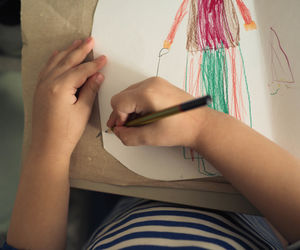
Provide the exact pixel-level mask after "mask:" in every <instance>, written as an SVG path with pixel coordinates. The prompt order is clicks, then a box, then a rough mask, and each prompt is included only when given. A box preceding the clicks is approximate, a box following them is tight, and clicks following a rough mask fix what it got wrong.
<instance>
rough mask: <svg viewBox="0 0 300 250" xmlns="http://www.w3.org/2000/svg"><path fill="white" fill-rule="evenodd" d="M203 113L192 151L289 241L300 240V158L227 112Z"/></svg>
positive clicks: (209, 111)
mask: <svg viewBox="0 0 300 250" xmlns="http://www.w3.org/2000/svg"><path fill="white" fill-rule="evenodd" d="M208 113H209V114H208V115H207V123H206V126H205V128H204V129H203V130H202V132H201V134H200V135H199V137H198V139H197V146H196V149H197V150H198V151H199V152H201V153H202V154H203V155H204V157H205V158H206V159H207V160H208V161H210V162H211V163H212V164H213V165H214V166H215V167H216V168H217V169H218V170H219V171H220V172H222V174H223V175H224V176H225V178H227V179H228V181H230V182H231V183H232V184H233V185H234V186H235V187H236V188H237V189H239V190H240V191H241V192H242V193H243V194H244V195H245V196H246V197H247V198H248V199H249V200H250V201H251V202H252V203H253V204H254V205H255V206H256V207H257V208H258V209H259V210H260V211H261V213H262V214H264V215H265V216H266V217H267V218H268V219H269V220H270V222H271V223H272V224H273V225H274V226H275V227H276V228H277V229H278V230H279V231H280V232H281V233H282V234H283V235H284V236H285V237H286V238H287V239H288V240H289V241H295V240H299V238H300V213H299V211H300V199H299V197H300V184H299V180H300V164H299V160H297V159H296V158H295V157H293V156H292V155H291V154H289V153H288V152H287V151H285V150H283V149H282V148H280V147H279V146H277V145H276V144H275V143H273V142H271V141H270V140H268V139H267V138H265V137H264V136H262V135H260V134H259V133H257V132H255V131H254V130H252V129H251V128H249V127H248V126H246V125H244V124H243V123H241V122H239V121H237V120H235V119H233V118H231V117H230V116H228V115H225V114H223V113H219V112H216V111H213V110H208Z"/></svg>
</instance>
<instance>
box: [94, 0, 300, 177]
mask: <svg viewBox="0 0 300 250" xmlns="http://www.w3.org/2000/svg"><path fill="white" fill-rule="evenodd" d="M262 2H263V3H262ZM270 2H272V8H271V9H270V8H269V4H270ZM276 2H278V4H277V5H276V7H275V4H273V1H259V0H257V1H254V2H253V1H246V4H247V6H248V7H249V8H250V10H251V14H252V17H253V19H254V20H255V21H256V23H257V25H258V30H256V31H249V32H245V31H244V28H243V20H242V18H241V16H240V15H239V12H238V9H237V8H236V10H237V12H238V15H239V20H240V24H241V25H240V27H241V49H242V53H243V57H244V60H245V65H246V75H247V79H248V84H249V91H250V96H251V104H252V105H251V108H252V118H253V127H254V128H255V129H256V130H257V131H259V132H261V133H263V134H264V135H265V136H267V137H269V138H270V139H273V140H275V141H276V142H278V143H279V144H281V145H282V146H283V147H285V148H287V149H288V150H289V151H291V152H292V153H294V154H297V152H298V151H299V148H300V133H297V128H299V127H300V126H299V125H300V119H299V115H298V110H300V101H299V98H298V99H297V96H298V97H299V96H300V92H299V91H300V88H299V85H298V84H296V85H295V87H293V88H292V89H288V90H287V91H285V92H284V93H280V94H279V95H276V96H270V94H269V92H270V90H269V89H268V83H269V81H270V69H269V65H268V63H270V62H269V61H268V60H267V57H268V56H269V55H268V53H267V50H268V49H269V47H268V46H269V40H268V39H266V35H268V36H269V27H270V26H273V27H274V28H276V31H277V32H278V34H279V35H280V36H281V37H282V40H281V42H282V44H289V46H290V47H288V48H287V49H286V50H285V51H286V52H287V54H288V55H289V56H291V58H290V59H291V62H292V68H294V69H296V68H299V67H297V66H298V62H297V60H296V58H297V56H298V57H299V49H298V48H297V42H296V40H295V37H294V36H295V33H293V35H294V36H292V35H291V34H290V33H289V32H290V30H292V29H291V28H290V25H294V26H295V28H294V27H293V29H295V30H299V29H298V28H299V27H298V26H299V23H300V22H299V17H298V15H297V10H299V8H293V6H291V7H290V11H291V12H292V16H293V21H294V22H293V23H292V24H290V22H289V21H288V19H286V20H283V21H282V22H280V21H278V19H279V18H280V19H281V16H282V13H281V10H282V9H283V8H286V6H285V4H284V2H283V1H282V2H281V1H279V0H278V1H276ZM180 3H181V0H163V1H162V0H151V1H149V0H122V1H120V0H101V1H99V3H98V6H97V9H96V12H95V16H94V26H93V31H92V35H93V37H94V38H95V40H96V45H95V49H94V55H95V56H96V57H97V56H99V55H100V54H105V55H106V56H107V57H108V65H107V66H106V68H105V70H104V74H105V77H106V79H105V83H104V84H103V86H102V87H101V90H100V92H99V105H100V114H101V126H102V130H105V129H106V121H107V120H108V117H109V115H110V113H111V107H110V99H111V97H112V96H113V95H114V94H117V93H118V92H120V91H121V90H123V89H124V88H126V87H128V86H129V85H131V84H133V83H135V82H139V81H141V80H144V79H145V78H147V77H150V76H153V75H155V73H156V66H157V60H158V57H157V56H158V52H159V50H160V49H161V48H162V45H163V41H164V39H165V38H166V36H167V34H168V32H169V29H170V27H171V25H172V22H173V18H174V16H175V13H176V11H177V9H178V7H179V5H180ZM289 3H290V4H291V5H293V4H294V5H297V6H299V4H298V3H299V2H298V1H296V0H295V1H289ZM258 6H259V8H264V9H265V10H263V9H260V10H257V7H258ZM276 11H277V12H278V13H277V12H276ZM279 12H280V13H281V16H280V13H279ZM291 12H289V13H291ZM266 13H268V14H266ZM272 13H273V14H272ZM274 13H276V14H274ZM293 13H294V14H293ZM258 15H260V16H258ZM266 15H268V18H267V17H266ZM294 19H295V20H294ZM187 20H188V15H187V16H186V17H185V19H184V21H183V22H182V23H181V24H180V26H179V29H178V31H177V34H176V37H175V39H174V43H173V45H172V47H171V50H170V52H169V54H168V55H167V56H165V57H162V61H161V67H160V76H162V77H164V78H165V79H167V80H168V81H170V82H172V83H173V84H174V85H176V86H178V87H181V86H182V83H183V81H184V69H185V60H186V50H185V45H186V26H187ZM277 26H278V27H277ZM287 28H288V29H287ZM295 52H297V53H295ZM294 76H295V79H296V82H299V77H300V75H299V74H296V72H295V74H294ZM280 117H282V119H281V118H280ZM290 120H292V121H293V124H290ZM103 142H104V148H105V149H106V150H107V151H108V152H109V153H111V154H112V155H113V156H114V157H115V158H117V159H118V160H119V161H120V162H121V163H122V164H124V165H125V166H126V167H128V168H129V169H130V170H132V171H134V172H136V173H138V174H140V175H143V176H145V177H148V178H153V179H161V180H178V179H193V178H201V177H206V176H205V175H203V174H201V173H200V172H199V170H198V167H197V165H198V163H197V160H194V161H191V160H185V159H184V158H183V156H182V149H181V148H154V147H126V146H123V145H122V143H121V142H120V141H119V139H118V138H116V136H114V135H113V134H106V133H103ZM208 170H209V171H210V172H212V171H214V172H215V170H214V169H213V168H212V167H211V166H209V169H208Z"/></svg>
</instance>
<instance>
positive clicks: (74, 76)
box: [59, 56, 106, 89]
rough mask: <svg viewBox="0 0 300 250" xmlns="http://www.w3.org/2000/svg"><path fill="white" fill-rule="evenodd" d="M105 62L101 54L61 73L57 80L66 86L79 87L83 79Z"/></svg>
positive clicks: (101, 66)
mask: <svg viewBox="0 0 300 250" xmlns="http://www.w3.org/2000/svg"><path fill="white" fill-rule="evenodd" d="M105 64H106V57H105V56H101V57H99V58H97V59H96V60H94V61H91V62H87V63H83V64H80V65H79V66H77V67H75V68H73V69H71V70H69V71H68V72H66V73H65V74H63V75H62V76H61V77H60V78H59V81H60V82H62V85H64V86H65V87H66V88H76V89H77V88H79V87H81V86H82V85H83V84H84V83H85V81H86V80H87V79H88V78H89V77H90V76H92V75H93V74H95V73H96V72H97V71H99V70H100V69H101V68H103V66H104V65H105Z"/></svg>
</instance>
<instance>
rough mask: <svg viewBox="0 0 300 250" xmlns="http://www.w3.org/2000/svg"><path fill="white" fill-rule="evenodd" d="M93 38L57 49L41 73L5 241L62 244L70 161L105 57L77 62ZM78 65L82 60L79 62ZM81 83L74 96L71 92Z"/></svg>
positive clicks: (43, 246)
mask: <svg viewBox="0 0 300 250" xmlns="http://www.w3.org/2000/svg"><path fill="white" fill-rule="evenodd" d="M93 44H94V42H93V39H87V40H86V41H84V42H82V41H76V42H74V43H73V44H72V45H71V46H70V47H69V48H68V49H66V50H64V51H61V52H55V53H54V54H53V56H52V57H51V58H50V59H49V61H48V63H47V65H46V67H45V68H44V70H43V71H42V72H41V74H40V77H39V83H38V85H37V88H36V92H35V96H34V105H33V115H32V141H31V145H30V149H29V152H28V154H27V156H26V157H25V159H24V164H23V167H22V174H21V179H20V183H19V187H18V192H17V197H16V201H15V206H14V209H13V214H12V218H11V223H10V226H9V230H8V235H7V243H8V244H9V245H12V246H14V247H16V248H20V249H64V247H65V239H66V225H67V214H68V201H69V161H70V156H71V154H72V151H73V149H74V147H75V146H76V144H77V142H78V140H79V138H80V136H81V135H82V133H83V131H84V129H85V126H86V124H87V122H88V119H89V116H90V113H91V109H92V105H93V102H94V99H95V96H96V94H97V92H98V89H99V87H100V84H101V82H102V80H103V76H102V75H101V74H100V73H97V71H98V70H99V69H101V68H102V67H103V66H104V64H105V61H106V60H105V58H104V57H102V58H98V59H96V60H94V61H91V62H87V63H83V64H80V63H81V62H82V61H83V60H84V59H85V58H86V56H87V54H88V53H89V52H90V51H91V50H92V48H93ZM79 64H80V65H79ZM79 87H82V89H81V91H80V93H79V96H78V98H77V97H76V96H75V93H76V91H77V89H78V88H79Z"/></svg>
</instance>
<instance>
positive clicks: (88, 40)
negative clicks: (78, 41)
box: [85, 36, 93, 43]
mask: <svg viewBox="0 0 300 250" xmlns="http://www.w3.org/2000/svg"><path fill="white" fill-rule="evenodd" d="M92 40H93V38H92V37H91V36H90V37H88V38H87V39H85V43H90V42H91V41H92Z"/></svg>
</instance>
